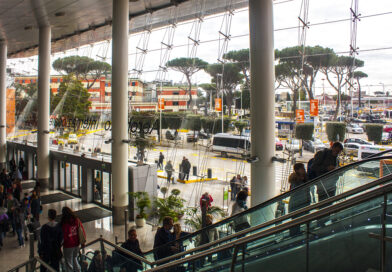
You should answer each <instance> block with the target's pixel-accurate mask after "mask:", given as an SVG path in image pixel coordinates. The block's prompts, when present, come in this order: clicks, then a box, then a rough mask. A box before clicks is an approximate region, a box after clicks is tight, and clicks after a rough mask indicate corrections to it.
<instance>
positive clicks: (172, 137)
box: [165, 130, 181, 141]
mask: <svg viewBox="0 0 392 272" xmlns="http://www.w3.org/2000/svg"><path fill="white" fill-rule="evenodd" d="M165 136H166V140H171V141H175V140H176V141H178V140H181V137H180V136H178V133H176V132H174V133H171V132H170V130H167V131H166V134H165Z"/></svg>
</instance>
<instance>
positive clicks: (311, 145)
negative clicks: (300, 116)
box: [303, 139, 325, 153]
mask: <svg viewBox="0 0 392 272" xmlns="http://www.w3.org/2000/svg"><path fill="white" fill-rule="evenodd" d="M303 147H304V149H305V150H308V151H310V152H313V153H315V152H317V151H320V150H324V149H325V145H324V143H323V142H322V141H321V140H319V139H315V140H308V141H304V143H303Z"/></svg>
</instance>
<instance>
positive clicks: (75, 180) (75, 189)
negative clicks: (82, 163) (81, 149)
mask: <svg viewBox="0 0 392 272" xmlns="http://www.w3.org/2000/svg"><path fill="white" fill-rule="evenodd" d="M78 169H79V166H78V165H75V164H72V182H71V192H72V193H73V194H75V195H80V193H79V172H78Z"/></svg>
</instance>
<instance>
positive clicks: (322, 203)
mask: <svg viewBox="0 0 392 272" xmlns="http://www.w3.org/2000/svg"><path fill="white" fill-rule="evenodd" d="M387 181H392V174H389V175H387V176H384V177H382V178H379V179H377V180H375V181H372V182H369V183H366V184H364V185H361V186H358V187H356V188H354V189H352V190H350V191H347V192H344V193H342V194H339V195H336V196H333V197H330V198H327V199H325V200H323V201H320V202H317V203H314V204H312V205H309V206H306V207H304V208H301V209H298V210H296V211H294V212H291V213H289V214H286V215H283V216H280V217H278V218H275V219H272V220H270V221H268V222H265V223H262V224H259V225H257V226H254V227H250V228H247V229H245V230H242V231H240V232H236V233H234V234H231V235H228V236H226V237H223V238H221V239H219V240H215V241H213V242H210V243H208V244H203V245H201V246H198V247H195V248H192V249H190V250H187V251H184V252H180V253H177V254H175V255H172V256H170V257H166V258H163V259H160V260H157V261H155V262H154V263H153V264H154V265H159V264H161V263H164V262H169V261H171V260H172V259H177V258H180V257H181V256H183V255H187V254H191V253H192V252H196V251H200V250H203V249H204V248H209V247H213V246H215V245H217V244H220V243H222V242H225V241H227V240H231V239H235V238H236V237H242V236H244V235H247V234H248V233H251V232H253V231H257V230H258V229H262V228H265V227H267V226H270V225H274V224H277V223H279V222H282V221H284V220H287V219H290V218H294V217H295V216H298V215H301V214H304V213H307V212H309V211H311V210H314V209H317V208H319V207H322V206H325V205H328V204H332V203H334V202H336V201H339V200H341V199H345V198H347V197H350V196H352V195H355V194H358V193H361V192H364V191H366V190H369V189H371V188H373V187H375V186H378V185H381V184H383V183H384V182H387Z"/></svg>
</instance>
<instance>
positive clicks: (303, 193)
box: [288, 163, 310, 236]
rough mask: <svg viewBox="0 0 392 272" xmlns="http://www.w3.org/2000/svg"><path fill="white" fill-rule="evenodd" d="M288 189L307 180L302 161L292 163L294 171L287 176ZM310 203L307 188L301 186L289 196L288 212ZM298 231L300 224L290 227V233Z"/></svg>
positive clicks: (292, 234)
mask: <svg viewBox="0 0 392 272" xmlns="http://www.w3.org/2000/svg"><path fill="white" fill-rule="evenodd" d="M288 181H289V184H290V191H291V190H293V189H295V188H297V187H299V186H301V185H303V184H305V183H306V182H308V177H307V175H306V171H305V166H304V164H303V163H296V164H294V172H293V173H291V174H290V176H289V180H288ZM309 205H310V191H309V188H302V189H299V190H297V191H296V192H293V193H292V194H291V196H290V202H289V212H294V211H296V210H299V209H301V208H304V207H307V206H309ZM299 216H300V215H299ZM297 217H298V216H296V217H293V218H297ZM299 233H300V226H295V227H292V228H290V235H291V236H294V235H297V234H299Z"/></svg>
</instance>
